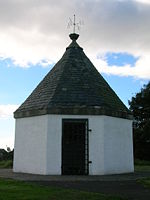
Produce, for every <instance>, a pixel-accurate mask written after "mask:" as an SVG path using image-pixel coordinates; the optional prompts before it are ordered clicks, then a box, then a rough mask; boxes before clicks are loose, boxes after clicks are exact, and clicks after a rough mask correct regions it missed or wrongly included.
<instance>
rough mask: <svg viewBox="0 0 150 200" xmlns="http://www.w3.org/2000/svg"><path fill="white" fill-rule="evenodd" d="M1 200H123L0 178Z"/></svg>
mask: <svg viewBox="0 0 150 200" xmlns="http://www.w3.org/2000/svg"><path fill="white" fill-rule="evenodd" d="M0 200H123V199H122V198H120V197H112V196H106V195H102V194H98V193H91V192H82V191H78V190H70V189H61V188H52V187H47V186H39V185H36V184H30V183H25V182H22V181H14V180H6V179H1V178H0Z"/></svg>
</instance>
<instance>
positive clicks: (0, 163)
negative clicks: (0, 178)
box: [0, 160, 13, 169]
mask: <svg viewBox="0 0 150 200" xmlns="http://www.w3.org/2000/svg"><path fill="white" fill-rule="evenodd" d="M12 165H13V161H12V160H3V161H0V169H2V168H12Z"/></svg>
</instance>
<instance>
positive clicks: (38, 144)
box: [14, 115, 133, 175]
mask: <svg viewBox="0 0 150 200" xmlns="http://www.w3.org/2000/svg"><path fill="white" fill-rule="evenodd" d="M65 118H66V119H75V118H76V119H82V118H83V119H88V120H89V129H91V130H92V131H91V132H89V160H90V161H92V163H91V164H89V174H90V175H98V174H99V175H100V174H112V173H124V172H132V171H133V149H132V121H131V120H126V119H120V118H114V117H108V116H89V115H87V116H85V115H84V116H78V115H44V116H39V117H29V118H23V119H17V120H16V139H15V157H14V171H16V172H28V173H35V174H53V175H54V174H57V175H60V174H61V140H62V119H65Z"/></svg>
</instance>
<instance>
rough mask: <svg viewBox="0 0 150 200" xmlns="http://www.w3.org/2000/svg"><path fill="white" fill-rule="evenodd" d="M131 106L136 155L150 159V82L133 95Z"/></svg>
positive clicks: (143, 158)
mask: <svg viewBox="0 0 150 200" xmlns="http://www.w3.org/2000/svg"><path fill="white" fill-rule="evenodd" d="M129 106H130V108H129V109H130V111H131V112H132V114H133V117H134V120H133V142H134V157H135V158H138V159H141V160H150V82H149V83H148V84H147V85H144V86H143V87H142V88H141V91H140V92H138V93H137V94H136V95H135V96H134V97H132V99H131V101H129Z"/></svg>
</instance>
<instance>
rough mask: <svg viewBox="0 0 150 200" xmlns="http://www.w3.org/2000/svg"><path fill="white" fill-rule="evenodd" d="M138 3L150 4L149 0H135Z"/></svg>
mask: <svg viewBox="0 0 150 200" xmlns="http://www.w3.org/2000/svg"><path fill="white" fill-rule="evenodd" d="M135 1H137V2H139V3H146V4H150V1H149V0H135Z"/></svg>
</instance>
